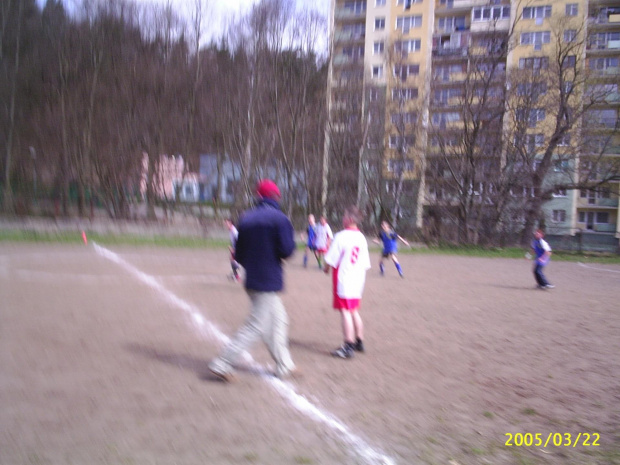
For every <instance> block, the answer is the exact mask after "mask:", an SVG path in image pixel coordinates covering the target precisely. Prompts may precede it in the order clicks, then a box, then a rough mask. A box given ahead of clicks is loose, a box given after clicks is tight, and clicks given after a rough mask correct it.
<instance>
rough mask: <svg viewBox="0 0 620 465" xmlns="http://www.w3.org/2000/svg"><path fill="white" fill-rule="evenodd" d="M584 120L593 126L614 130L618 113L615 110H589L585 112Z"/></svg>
mask: <svg viewBox="0 0 620 465" xmlns="http://www.w3.org/2000/svg"><path fill="white" fill-rule="evenodd" d="M586 120H587V122H588V123H589V124H591V125H594V126H602V127H604V128H608V129H615V127H616V124H617V123H618V113H617V111H616V110H615V109H605V110H590V111H588V112H586Z"/></svg>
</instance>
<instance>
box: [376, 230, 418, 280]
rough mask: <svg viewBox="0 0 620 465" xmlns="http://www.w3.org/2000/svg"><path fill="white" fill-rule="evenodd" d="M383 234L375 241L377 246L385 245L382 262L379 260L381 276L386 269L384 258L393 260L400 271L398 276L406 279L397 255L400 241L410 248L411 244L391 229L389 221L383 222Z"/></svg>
mask: <svg viewBox="0 0 620 465" xmlns="http://www.w3.org/2000/svg"><path fill="white" fill-rule="evenodd" d="M381 229H382V230H383V231H381V234H379V239H373V242H374V243H375V244H383V251H382V252H381V260H379V271H380V272H381V276H383V275H384V274H385V267H384V266H383V259H384V258H391V259H392V261H393V262H394V265H395V266H396V269H397V270H398V274H399V275H400V277H401V278H404V277H405V275H404V274H403V269H402V268H401V266H400V263H398V258H396V254H397V253H398V241H399V240H400V241H401V242H402V243H403V244H405V245H406V246H407V247H409V242H407V241H406V240H405V239H403V238H402V237H400V236H399V235H398V234H396V233H395V232H394V230H393V229H392V228H391V227H390V224H389V223H388V222H387V221H382V222H381Z"/></svg>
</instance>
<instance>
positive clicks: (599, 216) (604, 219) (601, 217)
mask: <svg viewBox="0 0 620 465" xmlns="http://www.w3.org/2000/svg"><path fill="white" fill-rule="evenodd" d="M596 222H597V223H598V224H608V223H609V213H607V212H596Z"/></svg>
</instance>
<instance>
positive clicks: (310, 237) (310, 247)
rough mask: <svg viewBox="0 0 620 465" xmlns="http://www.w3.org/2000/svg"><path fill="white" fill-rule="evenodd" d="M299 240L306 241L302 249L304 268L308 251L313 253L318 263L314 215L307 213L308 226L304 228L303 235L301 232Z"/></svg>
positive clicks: (306, 264) (306, 263)
mask: <svg viewBox="0 0 620 465" xmlns="http://www.w3.org/2000/svg"><path fill="white" fill-rule="evenodd" d="M301 240H302V241H304V242H306V250H305V251H304V268H306V267H307V266H308V252H309V251H311V252H312V253H313V254H314V258H316V261H317V262H318V263H319V266H320V265H321V263H320V262H319V257H318V255H317V254H316V221H315V220H314V215H312V214H310V215H308V227H307V229H306V233H305V236H304V234H301Z"/></svg>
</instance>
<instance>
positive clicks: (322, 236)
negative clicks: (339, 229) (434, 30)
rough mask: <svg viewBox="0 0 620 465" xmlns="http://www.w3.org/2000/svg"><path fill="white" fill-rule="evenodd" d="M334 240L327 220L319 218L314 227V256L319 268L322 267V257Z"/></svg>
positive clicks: (322, 217)
mask: <svg viewBox="0 0 620 465" xmlns="http://www.w3.org/2000/svg"><path fill="white" fill-rule="evenodd" d="M333 238H334V234H333V233H332V228H330V227H329V224H327V218H325V217H324V216H321V218H320V219H319V224H317V225H316V255H317V260H318V261H319V268H322V267H323V257H324V256H325V253H326V252H327V249H329V246H330V245H331V242H332V240H333Z"/></svg>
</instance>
